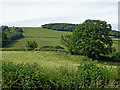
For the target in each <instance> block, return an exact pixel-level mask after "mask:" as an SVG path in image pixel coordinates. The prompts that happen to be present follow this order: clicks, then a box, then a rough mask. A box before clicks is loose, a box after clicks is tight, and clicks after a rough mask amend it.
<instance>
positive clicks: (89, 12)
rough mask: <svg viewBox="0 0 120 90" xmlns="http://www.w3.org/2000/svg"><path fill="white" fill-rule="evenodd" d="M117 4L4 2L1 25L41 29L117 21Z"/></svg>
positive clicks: (108, 0) (106, 0)
mask: <svg viewBox="0 0 120 90" xmlns="http://www.w3.org/2000/svg"><path fill="white" fill-rule="evenodd" d="M117 2H118V0H3V1H2V3H1V7H2V10H1V11H0V12H1V13H0V15H1V16H0V17H1V18H0V24H9V25H17V26H25V25H26V26H37V25H38V26H39V25H40V24H42V23H50V22H69V23H82V22H83V21H85V20H86V19H100V20H105V21H107V22H108V23H111V24H112V25H117V21H118V10H117V8H118V6H117V5H118V3H117Z"/></svg>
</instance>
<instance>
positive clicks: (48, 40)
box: [8, 27, 71, 48]
mask: <svg viewBox="0 0 120 90" xmlns="http://www.w3.org/2000/svg"><path fill="white" fill-rule="evenodd" d="M21 28H22V29H23V31H24V33H23V35H24V37H25V38H23V39H20V40H18V41H15V43H14V44H12V45H10V46H9V47H8V48H26V43H27V41H32V40H34V41H36V42H37V43H38V48H40V47H42V46H49V45H53V46H55V45H59V44H60V40H61V35H69V34H71V32H63V31H53V30H49V29H43V28H29V27H21Z"/></svg>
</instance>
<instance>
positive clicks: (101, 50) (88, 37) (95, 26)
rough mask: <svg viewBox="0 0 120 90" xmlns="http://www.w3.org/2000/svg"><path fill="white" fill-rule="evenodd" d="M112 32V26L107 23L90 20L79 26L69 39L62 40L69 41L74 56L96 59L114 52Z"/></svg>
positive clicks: (63, 38)
mask: <svg viewBox="0 0 120 90" xmlns="http://www.w3.org/2000/svg"><path fill="white" fill-rule="evenodd" d="M110 31H111V25H110V24H107V22H106V21H101V20H89V19H88V20H86V21H85V22H83V23H82V24H80V25H78V26H77V28H76V29H75V30H74V31H73V34H72V35H71V37H70V38H69V39H68V38H67V39H66V38H65V37H62V40H63V41H64V42H66V41H65V40H67V41H69V45H68V46H67V47H68V48H70V50H72V51H71V52H72V54H83V55H86V56H88V57H90V58H93V59H96V58H98V57H99V55H100V54H104V55H105V54H109V53H111V52H112V43H113V42H112V40H111V38H110V37H109V32H110ZM63 41H62V42H63ZM70 50H69V51H70Z"/></svg>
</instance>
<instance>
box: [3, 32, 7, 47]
mask: <svg viewBox="0 0 120 90" xmlns="http://www.w3.org/2000/svg"><path fill="white" fill-rule="evenodd" d="M7 43H8V38H7V35H6V34H5V32H2V47H5V46H6V45H7Z"/></svg>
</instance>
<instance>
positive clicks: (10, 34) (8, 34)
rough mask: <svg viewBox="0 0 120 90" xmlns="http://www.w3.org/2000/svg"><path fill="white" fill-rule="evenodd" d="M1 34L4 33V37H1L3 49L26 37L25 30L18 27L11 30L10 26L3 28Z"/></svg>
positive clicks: (0, 28) (0, 29) (0, 30)
mask: <svg viewBox="0 0 120 90" xmlns="http://www.w3.org/2000/svg"><path fill="white" fill-rule="evenodd" d="M0 32H1V33H2V37H0V38H2V47H5V46H6V45H8V44H10V43H12V42H13V41H15V40H17V39H20V38H23V37H24V36H23V35H22V33H23V30H22V29H21V28H18V27H16V28H15V27H13V28H10V27H8V26H1V27H0Z"/></svg>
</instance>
